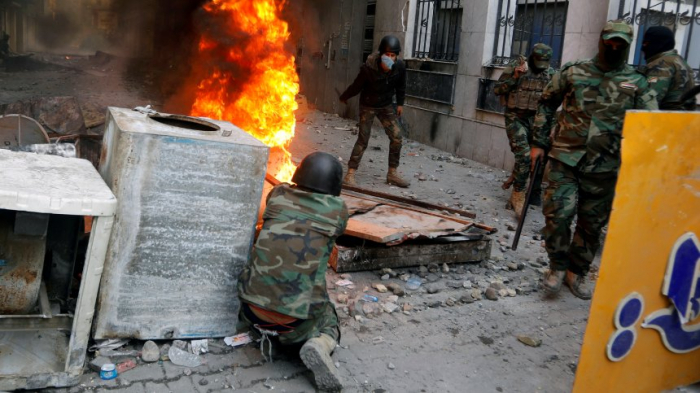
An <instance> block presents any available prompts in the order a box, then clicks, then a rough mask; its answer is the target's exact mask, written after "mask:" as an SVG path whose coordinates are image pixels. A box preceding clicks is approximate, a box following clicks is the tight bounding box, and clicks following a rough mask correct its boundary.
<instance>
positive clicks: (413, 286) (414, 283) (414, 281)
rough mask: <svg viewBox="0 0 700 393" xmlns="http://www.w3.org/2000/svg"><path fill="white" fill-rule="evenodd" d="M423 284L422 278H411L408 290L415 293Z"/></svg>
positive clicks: (407, 285)
mask: <svg viewBox="0 0 700 393" xmlns="http://www.w3.org/2000/svg"><path fill="white" fill-rule="evenodd" d="M421 284H423V281H421V279H420V277H418V276H411V277H410V278H409V279H408V281H406V289H408V290H411V291H415V290H417V289H418V288H420V286H421Z"/></svg>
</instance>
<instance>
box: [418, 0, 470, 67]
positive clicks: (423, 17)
mask: <svg viewBox="0 0 700 393" xmlns="http://www.w3.org/2000/svg"><path fill="white" fill-rule="evenodd" d="M461 32H462V2H461V0H417V1H416V21H415V29H414V31H413V57H415V58H428V59H431V60H440V61H448V62H456V61H457V59H458V57H459V39H460V35H461Z"/></svg>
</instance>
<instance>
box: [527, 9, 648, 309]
mask: <svg viewBox="0 0 700 393" xmlns="http://www.w3.org/2000/svg"><path fill="white" fill-rule="evenodd" d="M632 37H633V30H632V26H630V25H628V24H627V23H625V22H624V21H614V22H608V23H606V25H605V27H604V28H603V31H602V32H601V34H600V40H599V43H598V55H597V56H595V57H594V58H592V59H590V60H581V61H577V62H573V63H567V64H565V65H564V67H562V69H561V70H560V71H558V72H557V73H555V74H554V76H553V77H552V80H551V82H549V84H548V85H547V86H546V87H545V89H544V92H542V97H541V98H540V104H539V107H538V109H537V115H536V116H535V126H534V130H533V134H534V136H533V141H532V146H531V148H530V155H531V159H532V161H533V162H534V161H535V159H538V158H542V157H544V154H545V150H549V153H548V156H549V162H548V163H547V170H546V171H545V173H547V175H546V180H547V183H548V186H547V190H546V191H545V195H544V206H543V211H544V216H545V228H544V231H543V234H544V241H545V248H546V250H547V254H548V255H549V271H548V272H547V273H546V274H545V277H544V283H543V284H544V289H545V290H546V291H547V292H549V293H552V294H553V293H557V292H559V290H560V289H561V286H562V284H563V283H566V285H567V286H569V288H570V289H571V292H572V293H573V294H574V295H575V296H577V297H579V298H581V299H590V298H591V296H592V291H591V289H590V288H589V286H588V284H587V283H586V276H587V275H588V271H589V270H590V266H591V262H593V258H594V257H595V255H596V253H597V252H598V249H599V248H600V237H601V232H602V229H603V227H604V226H605V225H606V223H607V221H608V218H609V217H610V210H611V208H612V201H613V197H614V195H615V183H616V182H617V172H618V170H619V169H620V160H621V155H620V143H621V140H622V123H623V120H624V118H625V112H626V111H628V110H631V109H642V110H656V109H659V106H658V104H657V102H656V94H655V93H654V91H653V90H652V89H651V88H650V86H649V83H648V82H647V80H646V78H645V77H644V75H643V74H641V73H640V72H637V71H636V70H635V69H634V68H632V67H631V66H629V65H628V64H627V58H628V55H629V50H630V44H631V43H632ZM559 106H561V107H562V111H561V113H560V114H558V115H556V120H557V129H556V132H555V133H554V137H553V141H552V142H550V136H549V134H550V132H549V131H550V130H551V129H552V124H553V123H554V120H555V113H556V111H557V108H559ZM574 216H576V230H575V231H574V233H573V239H572V233H571V232H572V231H571V224H572V223H573V220H574Z"/></svg>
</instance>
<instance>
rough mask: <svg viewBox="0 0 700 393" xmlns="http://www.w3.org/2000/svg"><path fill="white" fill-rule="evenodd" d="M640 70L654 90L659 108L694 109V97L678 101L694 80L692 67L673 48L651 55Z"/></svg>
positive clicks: (693, 84)
mask: <svg viewBox="0 0 700 393" xmlns="http://www.w3.org/2000/svg"><path fill="white" fill-rule="evenodd" d="M642 72H644V74H645V75H646V76H647V80H648V81H649V85H651V88H652V89H654V91H655V92H656V99H657V101H658V102H659V108H660V109H663V110H695V98H694V97H693V98H692V99H690V100H688V101H687V102H680V98H681V96H682V95H683V93H685V92H686V91H688V90H690V89H692V88H693V86H695V81H694V80H693V69H692V68H690V66H689V65H688V63H686V62H685V60H683V58H682V57H681V56H680V55H679V54H678V52H677V51H676V50H675V49H674V50H670V51H668V52H661V53H658V54H656V55H655V56H653V57H652V58H651V59H649V61H648V62H647V65H646V67H644V68H643V69H642Z"/></svg>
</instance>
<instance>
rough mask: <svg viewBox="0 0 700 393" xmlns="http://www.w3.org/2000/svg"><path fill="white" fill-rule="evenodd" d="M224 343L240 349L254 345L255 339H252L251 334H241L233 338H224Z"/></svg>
mask: <svg viewBox="0 0 700 393" xmlns="http://www.w3.org/2000/svg"><path fill="white" fill-rule="evenodd" d="M224 342H225V343H226V345H228V346H229V347H240V346H242V345H246V344H248V343H252V342H253V339H252V338H250V334H248V333H241V334H236V335H235V336H231V337H224Z"/></svg>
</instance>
